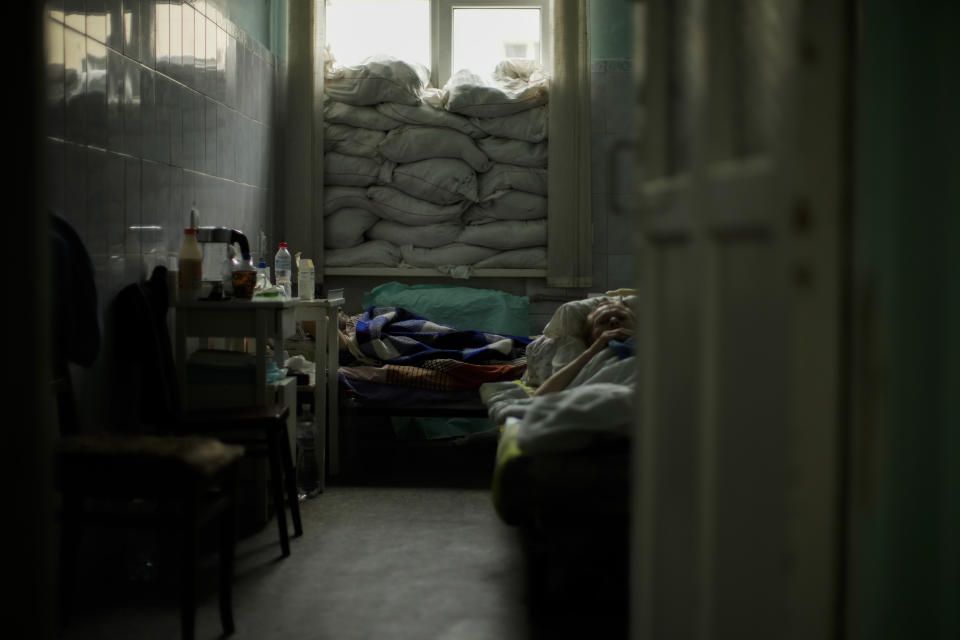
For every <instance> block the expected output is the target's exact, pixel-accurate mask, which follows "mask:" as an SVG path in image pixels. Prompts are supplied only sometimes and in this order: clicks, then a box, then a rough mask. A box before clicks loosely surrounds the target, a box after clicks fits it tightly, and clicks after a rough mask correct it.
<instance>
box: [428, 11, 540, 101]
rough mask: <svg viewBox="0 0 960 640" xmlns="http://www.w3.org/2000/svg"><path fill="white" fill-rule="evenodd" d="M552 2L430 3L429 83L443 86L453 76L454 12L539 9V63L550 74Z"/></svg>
mask: <svg viewBox="0 0 960 640" xmlns="http://www.w3.org/2000/svg"><path fill="white" fill-rule="evenodd" d="M552 4H553V3H552V2H551V0H430V21H431V25H430V32H431V35H432V41H431V43H430V57H431V60H430V82H431V84H433V86H435V87H443V85H444V84H446V82H447V80H449V79H450V75H451V74H452V73H453V69H452V68H451V67H452V66H453V60H452V52H453V10H454V9H539V10H540V56H541V61H540V64H541V65H542V66H543V68H544V69H546V70H547V71H548V72H550V73H552V71H553V33H552V31H553V16H552V14H551V5H552Z"/></svg>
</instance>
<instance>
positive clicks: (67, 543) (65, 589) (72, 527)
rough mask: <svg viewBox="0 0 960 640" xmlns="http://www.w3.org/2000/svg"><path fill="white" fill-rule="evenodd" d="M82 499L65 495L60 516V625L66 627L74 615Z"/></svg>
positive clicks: (65, 493)
mask: <svg viewBox="0 0 960 640" xmlns="http://www.w3.org/2000/svg"><path fill="white" fill-rule="evenodd" d="M81 503H82V498H78V497H77V496H74V495H72V494H69V493H67V492H64V493H63V505H62V508H61V514H60V571H59V573H60V585H59V587H60V624H61V625H62V626H66V625H67V624H68V623H69V622H70V616H71V614H72V613H73V591H74V588H75V587H76V583H77V562H78V559H79V557H80V535H81V529H82V524H81V522H80V518H81V507H82V504H81Z"/></svg>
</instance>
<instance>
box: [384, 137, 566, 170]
mask: <svg viewBox="0 0 960 640" xmlns="http://www.w3.org/2000/svg"><path fill="white" fill-rule="evenodd" d="M388 136H389V134H388ZM477 146H478V147H480V150H481V151H483V153H485V154H486V155H487V157H489V158H490V159H491V160H493V161H494V162H503V163H504V164H516V165H520V166H521V167H546V166H547V141H546V140H544V141H543V142H536V143H534V142H524V141H523V140H510V139H509V138H494V137H489V138H481V139H480V140H477Z"/></svg>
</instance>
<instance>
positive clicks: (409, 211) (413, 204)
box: [367, 186, 464, 225]
mask: <svg viewBox="0 0 960 640" xmlns="http://www.w3.org/2000/svg"><path fill="white" fill-rule="evenodd" d="M367 197H368V198H370V199H371V200H373V201H374V202H375V203H376V204H377V205H379V209H380V212H381V215H382V216H383V218H385V219H387V220H393V221H394V222H400V223H403V224H413V225H423V224H437V223H441V222H454V221H459V220H460V216H461V214H462V213H463V205H464V203H459V204H451V205H439V204H433V203H432V202H427V201H426V200H420V199H419V198H414V197H411V196H408V195H407V194H405V193H403V192H402V191H398V190H397V189H393V188H391V187H382V186H375V187H370V188H368V189H367Z"/></svg>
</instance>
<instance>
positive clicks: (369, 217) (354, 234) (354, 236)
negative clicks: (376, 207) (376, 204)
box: [323, 207, 380, 249]
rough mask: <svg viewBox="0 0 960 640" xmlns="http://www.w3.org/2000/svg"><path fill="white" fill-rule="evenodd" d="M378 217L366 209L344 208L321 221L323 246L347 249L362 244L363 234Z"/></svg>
mask: <svg viewBox="0 0 960 640" xmlns="http://www.w3.org/2000/svg"><path fill="white" fill-rule="evenodd" d="M378 220H380V216H378V215H377V214H375V213H371V212H370V211H367V210H366V209H358V208H355V207H346V208H344V209H339V210H337V211H335V212H334V213H331V214H330V215H329V216H326V217H325V218H324V219H323V246H324V247H326V248H327V249H349V248H350V247H355V246H357V245H358V244H360V243H362V242H363V240H364V238H363V234H364V233H365V232H366V231H367V229H369V228H370V227H372V226H373V225H374V224H376V223H377V221H378Z"/></svg>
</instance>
